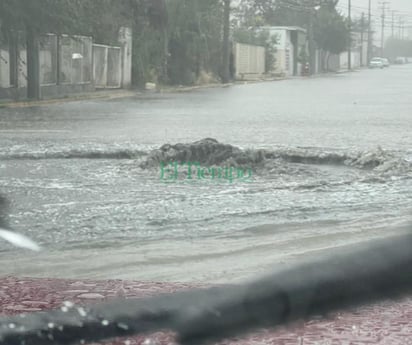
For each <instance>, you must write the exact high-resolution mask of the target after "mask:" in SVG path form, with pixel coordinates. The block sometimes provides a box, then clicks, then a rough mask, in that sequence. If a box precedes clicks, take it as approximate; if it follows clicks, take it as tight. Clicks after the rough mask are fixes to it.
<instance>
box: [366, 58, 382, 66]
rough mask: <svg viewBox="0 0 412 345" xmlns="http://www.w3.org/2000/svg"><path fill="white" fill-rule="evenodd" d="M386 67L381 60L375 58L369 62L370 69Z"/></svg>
mask: <svg viewBox="0 0 412 345" xmlns="http://www.w3.org/2000/svg"><path fill="white" fill-rule="evenodd" d="M383 67H385V66H384V64H383V61H382V59H381V58H378V57H375V58H373V59H372V60H371V61H370V62H369V68H383Z"/></svg>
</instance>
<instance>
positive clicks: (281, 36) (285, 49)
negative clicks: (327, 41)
mask: <svg viewBox="0 0 412 345" xmlns="http://www.w3.org/2000/svg"><path fill="white" fill-rule="evenodd" d="M262 30H266V31H268V32H269V33H270V35H271V36H275V37H276V39H277V43H276V62H275V66H274V72H275V73H277V74H282V75H285V76H296V75H301V73H302V65H301V63H299V56H300V55H301V54H302V51H305V52H307V43H306V30H305V29H303V28H301V27H298V26H264V27H262Z"/></svg>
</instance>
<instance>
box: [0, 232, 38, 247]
mask: <svg viewBox="0 0 412 345" xmlns="http://www.w3.org/2000/svg"><path fill="white" fill-rule="evenodd" d="M0 238H2V239H3V240H5V241H7V242H9V243H11V244H12V245H14V246H16V247H19V248H24V249H30V250H33V251H35V252H39V251H40V249H41V248H40V246H39V245H38V244H37V243H35V242H33V241H32V240H31V239H30V238H28V237H26V236H24V235H21V234H18V233H16V232H12V231H9V230H5V229H2V228H0Z"/></svg>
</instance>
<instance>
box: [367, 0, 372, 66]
mask: <svg viewBox="0 0 412 345" xmlns="http://www.w3.org/2000/svg"><path fill="white" fill-rule="evenodd" d="M371 10H372V0H369V6H368V52H367V54H366V55H367V61H368V63H369V61H370V60H371V58H372V11H371Z"/></svg>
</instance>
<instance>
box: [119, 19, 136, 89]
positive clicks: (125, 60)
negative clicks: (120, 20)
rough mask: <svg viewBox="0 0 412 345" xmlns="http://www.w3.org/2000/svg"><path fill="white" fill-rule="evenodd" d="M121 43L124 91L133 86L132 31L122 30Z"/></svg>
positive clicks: (120, 33) (128, 29)
mask: <svg viewBox="0 0 412 345" xmlns="http://www.w3.org/2000/svg"><path fill="white" fill-rule="evenodd" d="M119 43H120V48H121V50H122V66H121V67H122V80H121V86H122V88H123V89H128V88H130V87H131V86H132V63H133V61H132V56H133V36H132V29H130V28H127V27H122V28H120V31H119Z"/></svg>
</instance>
